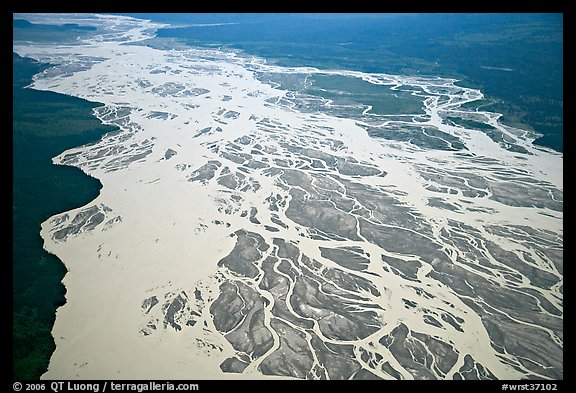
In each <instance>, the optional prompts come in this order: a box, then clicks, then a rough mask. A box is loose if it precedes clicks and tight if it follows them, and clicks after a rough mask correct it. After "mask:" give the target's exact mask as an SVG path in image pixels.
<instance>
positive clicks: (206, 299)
mask: <svg viewBox="0 0 576 393" xmlns="http://www.w3.org/2000/svg"><path fill="white" fill-rule="evenodd" d="M106 44H107V45H104V44H103V43H95V42H92V43H91V46H87V47H81V48H77V49H75V48H72V49H70V48H65V47H58V46H56V47H55V48H49V49H52V50H51V51H50V52H48V51H47V50H43V49H41V48H31V49H30V48H25V47H22V48H20V50H23V51H27V50H29V51H30V52H31V53H33V54H34V52H36V53H35V55H36V56H40V57H42V56H55V57H58V56H61V57H62V58H66V57H67V56H68V57H69V58H74V56H77V54H76V53H75V51H76V50H77V51H79V52H80V53H82V54H84V55H85V56H94V57H96V56H98V57H100V58H103V59H104V60H102V61H101V62H99V63H96V64H94V65H93V66H92V68H90V69H89V70H86V71H81V72H78V73H75V74H73V75H68V76H62V77H61V76H54V77H52V78H47V79H41V78H39V79H38V80H36V82H35V85H36V87H39V88H45V89H56V90H58V91H68V92H70V91H74V92H77V93H78V94H79V95H82V96H83V97H89V98H94V99H98V100H102V101H104V102H105V107H103V108H102V109H101V110H100V111H99V113H98V114H99V118H100V119H101V120H103V121H105V122H108V123H109V124H116V125H118V126H120V128H121V129H122V130H121V132H119V133H117V134H114V135H108V136H107V137H105V138H103V139H102V140H100V141H99V142H97V143H95V144H92V145H90V146H84V147H82V146H81V147H78V148H72V149H69V150H67V151H65V152H62V153H61V154H60V155H58V156H57V157H56V158H55V161H56V162H58V163H65V164H69V165H75V166H78V167H80V168H82V170H84V171H86V172H88V173H90V174H91V175H93V176H94V177H96V178H98V179H100V181H101V183H102V184H103V187H102V189H101V192H100V194H99V195H98V197H97V198H96V199H94V200H93V201H92V202H90V203H88V204H86V205H85V206H82V207H79V208H77V209H73V210H70V211H68V212H66V213H62V214H57V215H55V216H52V217H51V218H50V219H49V220H47V221H45V222H44V223H43V224H42V232H41V235H42V237H43V238H44V239H45V240H46V243H45V244H46V249H47V250H48V251H49V252H51V253H54V254H55V255H58V256H59V257H60V258H61V259H62V260H64V261H66V266H67V268H68V270H69V272H68V273H67V275H66V277H65V278H64V280H63V281H64V283H65V285H66V288H67V290H68V293H67V299H68V301H67V303H66V305H65V306H64V307H61V308H60V309H58V313H57V319H56V323H55V325H54V329H53V334H54V336H55V338H56V342H57V349H56V352H55V353H54V354H53V356H52V360H51V364H50V368H49V370H48V372H47V373H46V374H44V376H43V378H57V379H62V378H81V379H84V378H87V379H94V378H106V377H110V376H111V375H113V376H114V377H115V378H118V379H135V378H138V377H139V376H140V377H141V376H143V375H145V376H146V377H158V378H166V377H168V378H175V379H182V378H187V379H189V378H190V377H193V379H196V378H200V379H203V378H206V379H213V378H234V379H239V378H248V379H252V378H282V377H296V378H303V376H307V375H308V374H306V372H312V371H311V370H316V371H314V372H317V373H318V374H317V375H318V376H322V375H330V373H336V374H335V375H334V376H336V377H345V376H349V375H352V374H350V370H351V369H354V370H355V371H354V373H357V372H358V373H359V372H360V371H359V370H361V371H362V373H364V374H362V373H361V374H362V375H365V376H370V375H371V374H373V375H375V376H376V377H380V378H395V377H402V378H407V379H409V378H414V377H418V376H428V377H434V378H440V379H442V378H443V377H448V376H453V377H454V378H456V376H460V377H461V378H462V377H463V376H465V375H467V373H469V372H477V373H483V374H482V377H490V376H495V377H496V378H504V379H516V378H520V377H521V376H522V375H523V373H524V374H526V373H533V374H535V375H538V376H541V377H550V375H552V376H554V375H555V374H552V373H557V372H560V373H561V372H562V370H561V369H560V371H557V370H558V365H557V364H556V363H554V362H555V360H554V354H555V353H556V352H557V351H558V346H557V345H556V344H554V345H553V344H552V343H549V342H547V341H545V339H544V338H542V337H543V335H544V334H547V335H551V336H553V337H556V336H557V335H558V334H560V333H558V329H559V328H558V325H557V322H558V318H560V319H561V317H562V315H563V314H562V305H561V304H562V291H561V289H560V287H561V285H562V282H563V278H562V258H561V255H560V257H558V255H556V254H554V253H552V252H551V251H550V250H552V251H557V250H558V249H559V252H560V253H561V251H562V234H563V229H562V217H563V213H562V209H561V205H562V200H561V198H562V188H563V184H562V176H561V173H560V174H558V173H557V172H555V170H556V169H558V167H560V168H561V164H562V154H552V153H547V152H542V151H540V150H538V149H536V148H534V147H532V146H530V144H531V142H530V143H529V142H528V141H527V140H526V139H525V138H523V137H522V136H519V135H515V134H514V133H513V132H512V131H513V130H511V129H510V128H507V127H505V126H503V125H501V124H499V123H498V120H497V117H496V118H494V116H496V115H495V114H493V113H490V112H477V113H475V114H474V116H481V119H482V121H483V122H484V124H490V125H491V126H492V127H493V128H494V129H495V130H496V131H498V132H500V133H501V134H502V135H503V138H504V137H506V138H508V139H506V141H507V143H508V144H509V145H514V146H515V149H516V150H517V151H516V150H513V149H510V148H505V146H504V145H502V144H500V143H498V142H497V141H495V140H494V138H491V137H490V136H489V135H487V134H486V133H483V132H480V131H478V130H470V129H466V128H462V127H457V126H455V125H447V124H445V122H444V121H443V119H444V118H443V116H445V114H444V112H446V113H449V114H450V113H453V112H454V108H456V109H458V108H459V105H461V104H462V102H465V101H466V99H471V98H474V97H476V96H477V95H478V94H481V93H480V92H479V91H476V90H473V89H462V88H459V87H457V86H456V87H455V86H454V85H453V84H451V82H450V81H445V80H441V79H436V80H435V81H431V80H429V79H417V78H409V77H402V76H392V79H386V78H388V77H390V76H382V75H378V74H363V73H354V72H348V71H342V72H340V73H341V74H342V75H346V76H348V77H350V78H352V77H354V78H359V77H361V78H362V79H364V78H381V79H374V80H377V81H378V84H383V85H387V86H390V85H393V86H396V87H406V86H408V87H414V86H417V87H419V88H421V89H422V90H423V91H424V93H422V94H421V96H422V97H424V98H423V100H424V109H425V112H426V117H424V116H421V115H418V116H415V117H414V118H418V119H420V121H416V120H413V121H412V122H411V123H409V125H410V126H417V127H427V128H426V129H425V131H428V132H430V134H428V133H426V132H424V133H423V134H424V135H425V136H426V137H427V138H428V139H427V140H425V142H426V143H432V142H434V139H442V138H441V137H438V136H435V135H436V134H434V133H433V131H434V130H437V131H438V132H442V134H438V135H443V138H448V136H453V137H459V138H461V140H462V141H463V143H464V145H465V146H466V148H467V150H463V151H458V150H454V149H453V146H452V145H450V144H448V145H447V146H446V147H445V150H434V149H425V148H421V147H419V146H418V145H414V144H411V143H410V141H397V140H386V139H376V138H372V137H370V136H369V134H368V132H367V131H366V130H365V129H364V128H363V127H361V126H360V125H359V124H358V120H357V119H355V118H339V117H335V116H333V115H331V114H327V113H323V112H320V110H316V111H309V112H306V111H298V110H296V109H295V108H296V106H295V105H296V104H297V103H298V101H297V100H298V99H299V98H298V97H296V98H291V99H292V100H293V101H289V102H288V103H286V102H285V101H283V100H286V99H287V93H288V91H286V90H280V89H277V88H273V87H272V86H271V85H269V84H266V83H263V82H261V81H259V80H258V79H257V78H256V77H255V75H254V71H249V70H248V69H247V67H246V65H247V63H246V61H247V60H245V59H242V58H239V57H235V56H234V55H231V54H228V53H224V52H220V51H217V50H201V49H193V48H192V49H190V50H188V51H176V50H173V51H161V50H157V49H154V48H149V47H143V46H133V45H124V46H122V45H120V44H117V43H106ZM132 59H138V60H139V61H140V64H134V61H133V60H132ZM159 65H163V66H164V67H165V68H164V69H162V68H160V67H159ZM250 66H251V67H252V68H251V69H252V70H253V69H254V67H256V68H257V70H258V72H262V73H265V72H270V73H273V72H279V73H282V72H286V70H283V69H282V68H278V67H275V66H269V65H264V64H261V63H258V64H254V63H250ZM290 72H293V73H305V72H303V70H299V69H297V68H294V69H291V70H290V71H289V72H288V73H290ZM306 72H309V73H310V72H316V71H313V70H306ZM318 73H321V74H322V73H323V71H318ZM332 73H337V71H332ZM96 81H97V82H98V83H95V82H96ZM470 97H471V98H470ZM289 98H290V97H289ZM440 98H442V99H444V101H442V102H441V101H440ZM330 105H332V103H330ZM451 111H452V112H451ZM422 119H423V120H422ZM406 123H407V122H406V121H398V120H387V123H385V127H383V129H384V131H389V130H391V129H393V127H392V126H397V125H401V126H405V127H406V128H408V126H407V125H406ZM364 124H365V125H368V126H371V127H376V126H375V125H374V124H372V123H371V122H368V121H366V122H364ZM386 127H387V128H386ZM423 129H424V128H423ZM431 130H432V131H431ZM434 132H436V131H434ZM442 140H444V139H442ZM430 141H432V142H430ZM522 149H524V150H526V151H527V152H528V154H525V153H522V152H523V150H522ZM522 154H525V155H522ZM519 163H522V164H523V165H522V167H520V166H519ZM542 164H546V165H542ZM519 190H520V191H519ZM528 191H529V192H530V194H529V195H528V197H529V198H528V199H527V200H526V201H524V200H522V199H521V198H519V195H521V193H522V192H528ZM557 198H560V199H559V200H558V199H557ZM431 201H437V203H439V202H441V203H442V204H444V206H450V208H445V207H438V206H441V205H439V204H437V205H434V204H433V203H432V202H431ZM534 203H536V204H537V205H538V206H537V207H533V206H532V205H533V204H534ZM531 204H532V205H531ZM526 223H529V224H530V226H525V224H526ZM506 231H509V233H507V232H506ZM452 235H453V236H452ZM554 236H555V237H556V238H554ZM528 237H532V238H533V239H535V240H534V241H535V242H536V243H531V242H530V241H527V240H526V239H527V238H528ZM477 239H480V241H478V240H477ZM352 245H354V247H356V248H354V249H350V248H351V247H352ZM322 247H324V248H329V249H330V250H332V252H333V253H334V252H335V253H336V254H332V255H342V253H344V254H346V255H348V257H346V258H351V257H350V255H355V256H354V258H353V260H360V261H368V262H362V263H361V265H366V266H365V267H362V266H356V267H355V265H350V264H349V262H348V265H346V263H343V262H342V261H343V260H344V259H340V258H344V257H338V256H335V257H333V258H329V257H327V256H326V255H328V254H324V255H323V253H322ZM346 247H348V248H346ZM546 247H548V249H547V251H548V252H549V254H546V253H545V252H544V251H542V250H545V249H546ZM345 260H347V259H345ZM518 261H519V262H518ZM351 266H352V267H351ZM528 267H529V268H528ZM451 272H453V274H450V273H451ZM458 280H459V281H458ZM464 283H465V284H464ZM466 285H468V286H469V287H470V288H471V289H470V290H468V292H466V291H465V288H466ZM233 288H236V289H235V290H232V289H233ZM463 288H464V289H463ZM512 293H514V294H516V295H517V299H520V300H517V301H516V304H515V307H516V309H508V308H506V307H507V305H503V304H501V303H499V297H498V296H501V297H504V298H506V297H509V296H510V294H512ZM490 294H496V295H497V296H494V297H490V296H489V295H490ZM320 299H322V300H320ZM441 299H443V301H440V300H441ZM470 299H473V300H478V301H477V302H476V303H474V302H471V301H470ZM534 301H538V302H539V303H538V305H537V306H536V307H539V309H538V310H539V311H538V312H534V313H533V315H530V314H526V313H520V316H518V315H517V313H518V312H517V310H520V312H521V311H523V310H525V309H526V308H529V307H531V306H532V305H533V303H532V302H534ZM233 304H241V305H244V306H243V307H242V308H241V310H239V311H238V310H236V311H234V310H232V309H231V307H232V306H231V305H233ZM495 307H496V308H497V309H498V310H499V314H497V318H500V321H502V325H503V326H505V327H506V328H507V329H508V330H506V332H505V333H506V334H507V335H514V334H517V335H518V336H514V337H516V339H517V340H520V341H521V342H522V343H533V345H542V347H538V352H543V353H540V354H539V355H538V356H542V357H543V358H538V359H537V361H536V363H538V364H540V363H539V362H543V363H546V362H550V364H553V366H550V368H552V369H553V370H552V371H549V370H548V369H545V368H544V369H543V370H540V369H539V368H537V367H531V366H530V367H529V366H526V365H524V364H522V363H521V362H519V361H518V356H522V354H524V355H525V352H523V350H522V349H518V348H517V347H510V344H509V343H506V342H503V343H501V344H500V343H498V341H497V340H498V338H497V337H498V334H503V333H502V332H500V331H499V330H495V329H493V328H491V326H492V325H488V324H487V323H488V322H486V321H487V320H488V321H491V319H490V318H496V316H495V314H492V312H491V310H492V309H493V308H495ZM351 309H353V310H356V311H355V313H354V312H350V311H349V310H351ZM558 315H559V317H558ZM541 316H542V317H543V316H549V317H550V321H552V322H546V324H544V325H539V324H540V323H541V322H539V320H537V319H536V318H540V317H541ZM509 321H513V322H509ZM518 325H523V326H524V328H525V332H519V329H518ZM487 326H489V327H490V329H489V328H487ZM376 327H377V328H376ZM560 329H561V328H560ZM560 332H561V330H560ZM425 337H428V338H427V339H426V338H425ZM434 337H436V338H434ZM432 338H434V340H438V343H436V345H439V346H441V347H442V348H444V351H445V352H446V353H449V354H450V356H449V358H450V359H451V361H450V362H448V361H446V363H442V362H444V360H442V358H441V356H440V355H439V352H436V350H435V349H434V347H433V346H427V344H426V343H427V342H429V341H426V340H432ZM396 340H398V342H404V343H405V345H404V346H416V347H419V348H420V347H422V348H427V349H425V350H426V351H428V352H427V353H429V354H430V356H432V358H434V359H436V361H438V362H440V363H439V364H441V366H440V368H436V369H432V368H430V369H429V368H426V367H425V365H424V364H422V365H418V364H415V365H414V364H412V363H411V362H413V360H412V361H411V360H410V359H411V357H412V358H413V357H414V356H413V355H409V354H405V353H404V352H402V351H403V350H402V349H401V348H398V347H395V346H394V345H392V344H391V343H393V342H395V341H396ZM475 340H476V341H475ZM287 342H288V344H287ZM434 342H436V341H434ZM320 343H321V344H320ZM548 344H549V345H550V348H549V349H547V350H546V351H544V350H542V348H544V347H545V345H548ZM291 345H292V346H291ZM294 345H297V346H298V347H299V348H301V350H300V352H299V353H296V352H294V351H292V350H290V349H289V348H292V347H293V346H294ZM495 345H502V346H503V347H506V348H507V349H508V350H511V351H516V352H514V353H512V354H506V355H505V356H504V355H502V354H501V353H499V352H498V351H496V350H495V349H494V348H495ZM524 345H527V344H524ZM324 348H335V349H332V350H326V349H324ZM560 348H561V347H560ZM518 351H519V352H518ZM331 353H333V354H331ZM299 356H301V358H300V357H299ZM331 356H335V357H336V358H337V359H338V360H337V361H336V360H332V359H333V358H331ZM367 357H368V359H369V360H370V359H373V360H372V361H369V360H366V359H367ZM295 359H300V360H299V361H297V360H295ZM452 360H453V361H452ZM332 361H334V362H336V363H338V362H343V363H342V364H347V365H348V366H346V367H342V368H340V367H336V366H333V368H332V367H328V366H327V365H329V364H330V362H332ZM282 362H284V363H282ZM386 362H388V366H386V364H385V363H386ZM282 364H289V365H290V367H288V369H286V368H285V367H284V368H283V367H280V366H279V365H282ZM300 364H303V365H304V366H301V365H300ZM338 364H340V363H338ZM375 364H376V366H374V365H375ZM510 365H514V366H510ZM486 369H487V370H488V371H482V370H486ZM239 370H240V371H239ZM263 370H264V371H263ZM307 370H308V371H307ZM414 370H418V371H417V373H416V375H415V374H414ZM473 370H476V371H473ZM519 370H522V372H520V371H519ZM282 373H289V374H282ZM322 373H324V374H322ZM418 373H422V374H418ZM354 375H355V374H354Z"/></svg>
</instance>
